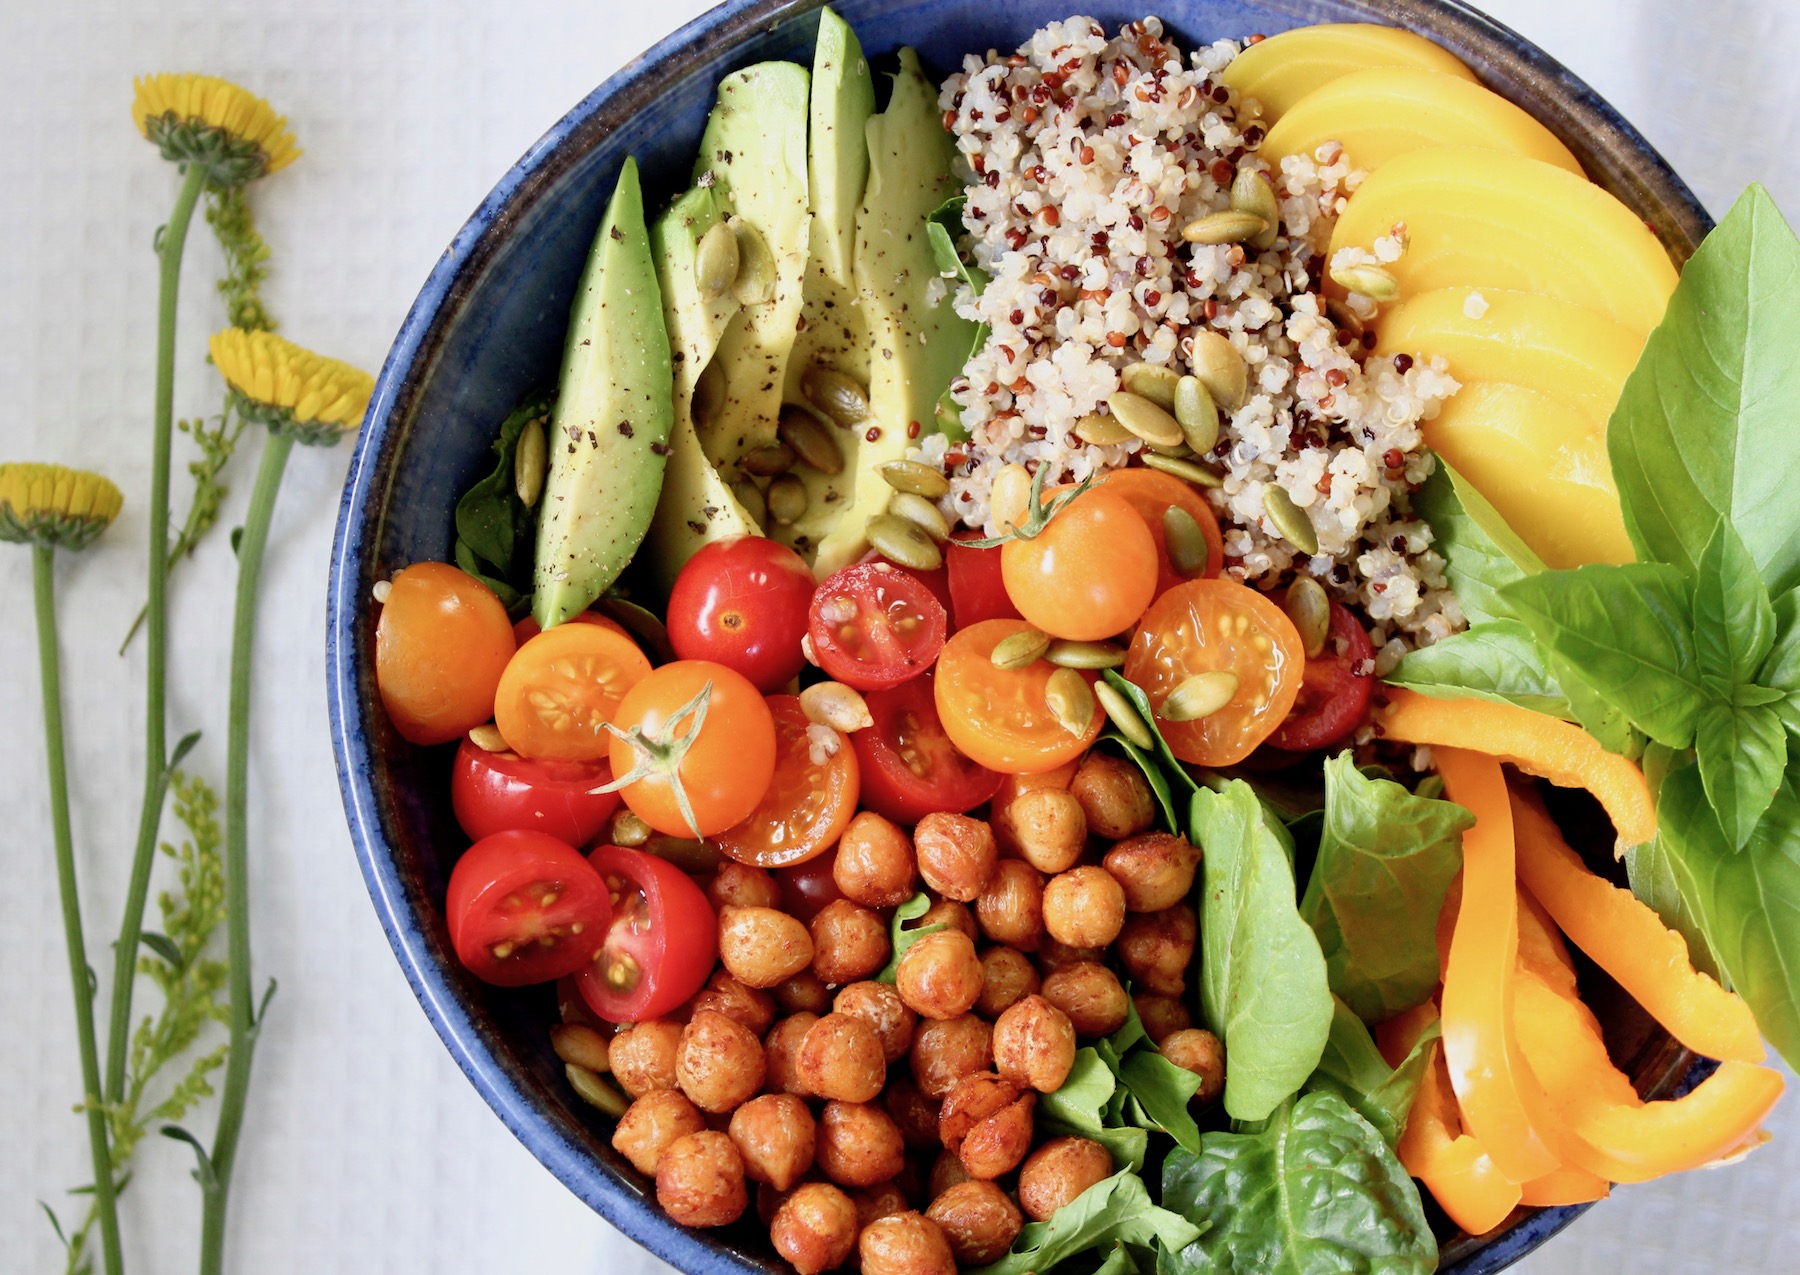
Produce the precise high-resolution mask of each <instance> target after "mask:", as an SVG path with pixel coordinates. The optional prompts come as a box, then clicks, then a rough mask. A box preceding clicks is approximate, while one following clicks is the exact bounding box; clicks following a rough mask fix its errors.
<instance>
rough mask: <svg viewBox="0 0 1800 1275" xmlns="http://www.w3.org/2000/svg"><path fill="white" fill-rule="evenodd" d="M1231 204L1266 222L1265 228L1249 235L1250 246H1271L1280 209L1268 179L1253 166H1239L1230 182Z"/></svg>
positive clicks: (1278, 223) (1261, 247)
mask: <svg viewBox="0 0 1800 1275" xmlns="http://www.w3.org/2000/svg"><path fill="white" fill-rule="evenodd" d="M1231 206H1232V207H1233V208H1236V209H1238V210H1239V211H1240V212H1247V213H1254V214H1255V215H1256V216H1258V217H1261V218H1262V219H1263V221H1264V222H1266V223H1267V228H1266V229H1264V230H1261V231H1259V232H1257V233H1256V234H1254V235H1252V236H1250V246H1251V247H1252V248H1256V249H1259V250H1260V249H1264V248H1273V247H1274V246H1275V234H1276V231H1277V230H1278V229H1279V227H1280V224H1281V210H1280V208H1279V207H1278V206H1277V205H1276V203H1275V188H1274V187H1273V186H1271V185H1269V179H1268V178H1267V177H1264V176H1263V175H1262V174H1261V173H1259V172H1257V171H1256V170H1255V169H1254V168H1240V169H1239V170H1238V175H1237V177H1236V179H1235V180H1233V181H1232V183H1231Z"/></svg>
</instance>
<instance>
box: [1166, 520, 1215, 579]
mask: <svg viewBox="0 0 1800 1275" xmlns="http://www.w3.org/2000/svg"><path fill="white" fill-rule="evenodd" d="M1162 521H1163V544H1164V546H1165V547H1166V548H1167V549H1168V551H1169V562H1170V563H1171V564H1172V565H1173V566H1174V568H1175V572H1176V574H1177V575H1180V576H1183V577H1185V578H1186V579H1189V580H1192V579H1193V578H1194V577H1195V576H1198V575H1199V574H1201V573H1202V572H1203V571H1205V570H1206V559H1207V544H1206V533H1205V532H1203V531H1201V530H1200V524H1199V523H1198V522H1197V521H1195V519H1194V515H1193V514H1191V513H1189V512H1188V511H1187V510H1185V509H1183V508H1182V507H1181V506H1180V505H1170V506H1169V507H1168V508H1167V509H1165V510H1163V520H1162Z"/></svg>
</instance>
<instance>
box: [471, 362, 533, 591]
mask: <svg viewBox="0 0 1800 1275" xmlns="http://www.w3.org/2000/svg"><path fill="white" fill-rule="evenodd" d="M553 397H554V396H553V395H551V394H548V393H541V394H534V395H532V396H531V397H530V398H528V399H526V400H525V401H524V402H523V403H521V404H519V406H518V407H516V408H514V409H513V410H512V412H511V413H510V414H508V416H507V418H506V419H505V420H504V421H502V422H501V423H500V433H499V436H498V437H497V438H496V439H495V440H494V455H495V457H496V459H495V462H494V468H493V469H492V470H491V471H489V472H488V473H487V474H485V475H483V476H482V477H481V478H479V479H477V480H476V481H475V483H474V485H473V486H471V487H470V488H469V490H468V491H466V492H464V493H463V495H462V498H461V499H460V500H458V501H457V502H456V515H455V523H456V554H455V556H456V564H457V566H459V567H461V568H462V569H463V570H464V571H466V572H468V573H469V574H470V575H472V576H475V577H476V578H477V579H480V580H482V581H483V582H484V583H486V584H487V585H488V586H489V587H492V586H493V585H494V584H495V583H497V582H498V583H501V584H504V585H506V586H507V587H508V592H510V593H511V594H512V595H513V599H514V601H517V599H518V597H519V596H520V594H521V593H522V592H529V584H528V582H529V581H530V579H531V558H532V553H533V552H534V550H535V548H536V541H537V511H536V510H534V509H527V508H526V507H525V502H524V501H522V500H520V499H519V493H518V486H517V482H516V481H515V479H514V477H513V463H514V462H513V453H514V451H516V450H517V448H518V445H519V436H520V435H521V434H523V433H524V432H525V427H526V426H527V425H529V424H531V422H533V421H543V420H544V418H545V417H546V415H547V414H548V413H549V411H550V405H551V401H552V399H553ZM522 583H523V584H526V588H525V589H524V590H521V589H520V588H518V586H519V585H520V584H522ZM495 592H496V593H499V592H500V590H498V589H496V590H495ZM505 600H506V599H505V597H504V595H503V596H502V601H505ZM508 605H509V607H510V606H511V605H512V604H511V603H508Z"/></svg>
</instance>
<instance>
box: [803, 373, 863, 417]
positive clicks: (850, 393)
mask: <svg viewBox="0 0 1800 1275" xmlns="http://www.w3.org/2000/svg"><path fill="white" fill-rule="evenodd" d="M800 392H801V393H802V394H804V395H806V401H807V402H809V403H811V404H812V405H813V406H814V407H816V408H818V409H819V410H820V411H821V412H823V413H825V415H826V416H828V417H830V418H831V420H832V421H833V422H834V423H836V424H838V425H841V426H842V427H843V428H845V429H849V428H851V427H852V426H854V425H857V424H859V423H860V422H862V421H864V420H866V419H867V418H868V415H869V392H868V390H866V389H864V388H863V387H862V386H861V385H858V384H857V383H856V379H855V378H854V377H849V376H845V375H844V374H843V373H842V372H838V371H834V370H833V369H831V368H828V367H817V366H815V367H809V368H807V369H806V371H805V373H804V374H802V375H801V377H800Z"/></svg>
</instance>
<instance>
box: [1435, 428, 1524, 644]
mask: <svg viewBox="0 0 1800 1275" xmlns="http://www.w3.org/2000/svg"><path fill="white" fill-rule="evenodd" d="M1413 512H1414V513H1415V514H1417V515H1418V516H1419V517H1421V518H1423V519H1424V520H1425V521H1426V522H1427V523H1429V524H1430V526H1431V534H1432V547H1433V548H1435V549H1436V550H1437V551H1438V552H1439V553H1440V554H1442V555H1443V556H1444V558H1445V560H1446V562H1447V563H1448V564H1449V565H1448V574H1449V576H1450V585H1451V587H1452V588H1453V589H1454V590H1455V591H1456V600H1457V602H1458V603H1459V604H1460V605H1461V606H1462V611H1463V614H1464V615H1465V616H1467V617H1468V619H1469V623H1470V624H1481V623H1483V622H1485V621H1488V620H1499V619H1505V618H1506V617H1508V616H1510V615H1511V614H1512V612H1511V611H1510V610H1509V609H1508V608H1507V607H1506V605H1505V604H1504V603H1503V602H1501V600H1500V599H1499V598H1498V597H1497V596H1496V593H1495V591H1496V590H1497V589H1499V588H1501V587H1502V586H1504V585H1507V584H1510V583H1512V582H1513V581H1514V580H1522V579H1524V578H1525V577H1526V576H1528V575H1535V574H1537V573H1538V572H1540V571H1542V570H1543V569H1544V564H1543V561H1542V560H1541V559H1540V558H1539V557H1538V556H1537V554H1535V553H1533V552H1532V551H1531V550H1530V549H1529V548H1527V547H1526V544H1525V542H1524V541H1523V540H1520V539H1519V537H1518V535H1517V534H1516V533H1514V531H1513V529H1512V528H1511V527H1509V526H1507V525H1506V519H1504V518H1502V517H1501V516H1500V512H1499V510H1497V509H1495V508H1494V507H1493V505H1491V504H1489V503H1488V501H1487V499H1486V498H1485V497H1484V496H1483V495H1482V494H1481V493H1480V492H1478V491H1476V490H1475V488H1474V487H1473V486H1472V485H1470V483H1469V481H1468V480H1467V479H1465V478H1464V477H1463V476H1462V475H1461V474H1458V473H1457V472H1456V471H1455V470H1454V469H1452V468H1450V466H1449V465H1447V464H1445V463H1444V459H1443V457H1441V456H1440V457H1438V463H1437V468H1436V469H1435V470H1434V471H1433V472H1432V475H1431V477H1429V478H1427V479H1426V480H1425V483H1424V485H1423V486H1422V487H1420V488H1419V490H1418V492H1417V493H1416V494H1415V495H1414V496H1413Z"/></svg>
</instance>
